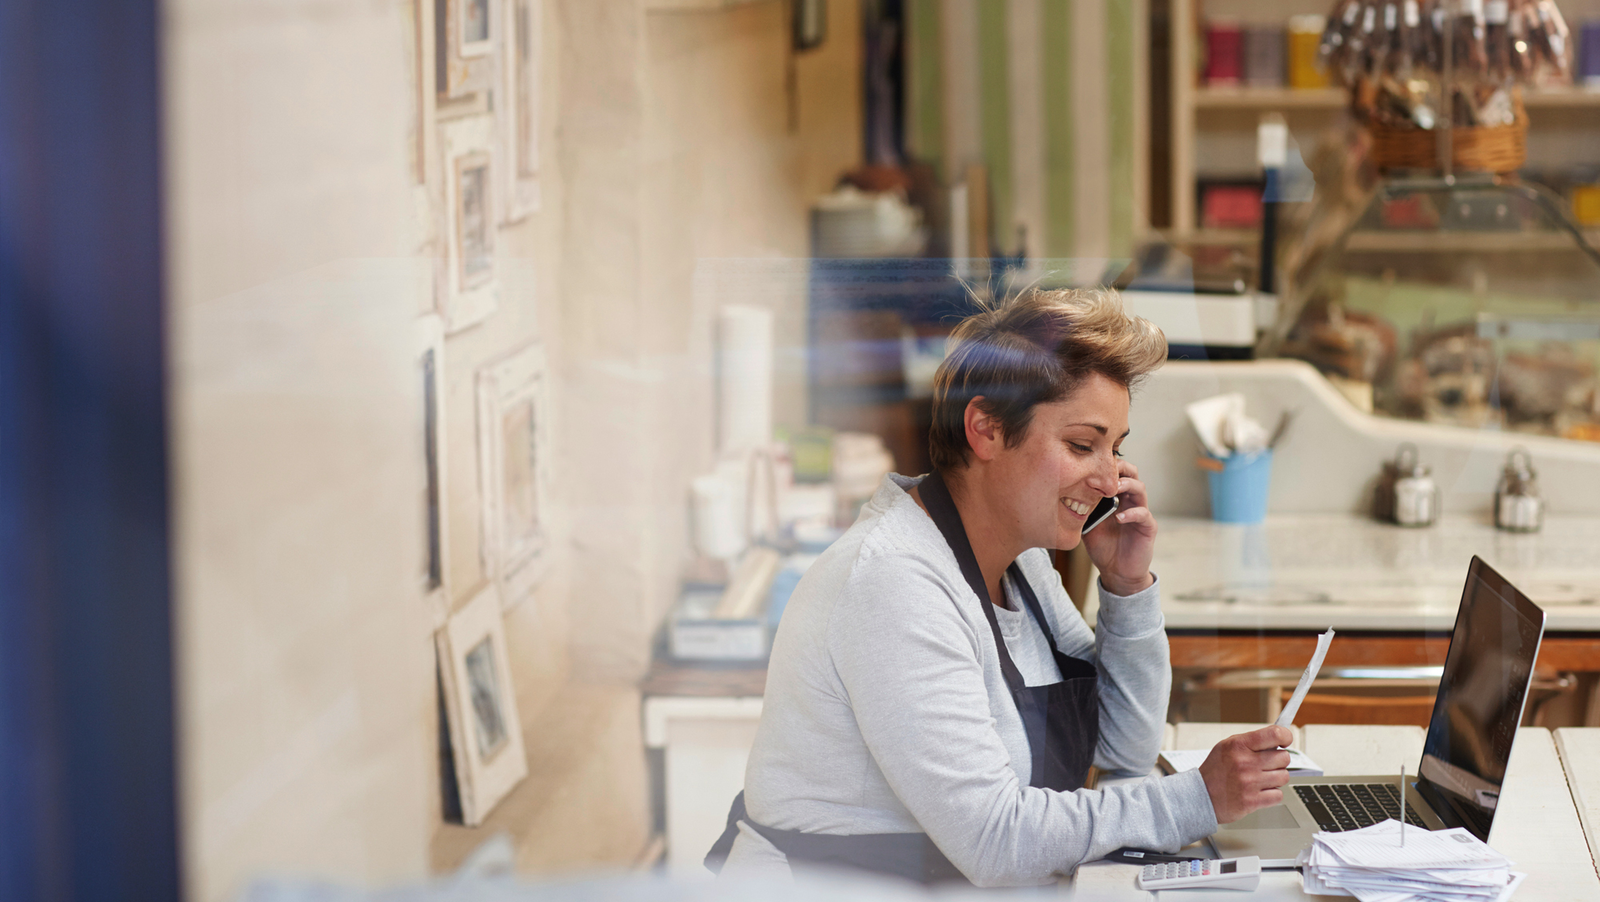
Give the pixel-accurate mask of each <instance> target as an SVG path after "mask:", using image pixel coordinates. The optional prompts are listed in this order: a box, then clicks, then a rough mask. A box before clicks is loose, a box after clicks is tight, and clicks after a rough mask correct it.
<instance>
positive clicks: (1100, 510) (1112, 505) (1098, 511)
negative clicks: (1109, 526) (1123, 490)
mask: <svg viewBox="0 0 1600 902" xmlns="http://www.w3.org/2000/svg"><path fill="white" fill-rule="evenodd" d="M1121 499H1122V496H1121V495H1112V496H1111V497H1109V498H1101V499H1100V503H1099V504H1096V505H1095V506H1094V510H1092V511H1090V512H1089V519H1087V520H1085V521H1083V534H1084V535H1088V534H1089V530H1091V529H1094V528H1095V527H1096V526H1099V525H1100V524H1101V523H1104V522H1105V521H1106V518H1107V517H1109V516H1111V515H1112V514H1114V513H1116V512H1117V507H1118V506H1119V505H1120V504H1121V503H1122V501H1121Z"/></svg>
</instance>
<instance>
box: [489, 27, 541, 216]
mask: <svg viewBox="0 0 1600 902" xmlns="http://www.w3.org/2000/svg"><path fill="white" fill-rule="evenodd" d="M499 2H500V3H501V9H502V13H501V17H500V21H501V22H503V23H504V26H505V27H504V28H502V29H501V55H500V76H501V78H500V84H501V88H500V96H501V97H503V98H505V100H504V103H501V104H498V107H499V109H498V116H497V121H498V122H499V125H500V156H501V159H502V160H504V161H505V164H504V165H503V166H501V167H500V171H501V173H502V174H503V176H504V178H503V181H504V183H505V187H504V191H505V198H506V202H505V203H504V204H503V205H502V210H503V212H504V214H505V221H506V222H520V221H521V220H523V219H525V218H526V217H527V216H528V214H530V213H533V212H535V211H537V210H538V209H539V201H540V197H539V122H540V117H539V107H540V93H539V91H540V81H539V66H540V62H541V54H542V51H541V48H542V41H543V16H544V12H543V7H544V2H543V0H499Z"/></svg>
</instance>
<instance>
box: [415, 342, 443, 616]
mask: <svg viewBox="0 0 1600 902" xmlns="http://www.w3.org/2000/svg"><path fill="white" fill-rule="evenodd" d="M415 329H416V354H417V356H416V361H417V374H416V375H417V377H418V380H419V381H420V383H421V389H422V397H421V407H422V424H421V425H422V443H421V450H422V511H423V524H422V568H421V574H420V579H421V583H422V594H423V597H424V598H426V599H427V600H428V601H429V602H430V604H431V606H432V608H433V610H434V612H435V613H436V614H437V615H439V616H440V617H443V616H444V615H445V614H448V613H449V611H450V592H449V589H448V587H447V585H446V583H447V582H448V579H449V575H450V566H449V554H450V536H449V509H448V505H447V503H446V498H447V494H446V492H445V476H446V474H447V472H448V470H447V469H446V467H445V448H446V442H445V440H444V422H445V420H444V398H445V390H444V322H443V321H442V320H441V319H440V318H439V317H438V316H437V315H428V316H423V317H421V318H419V319H418V320H417V322H416V327H415Z"/></svg>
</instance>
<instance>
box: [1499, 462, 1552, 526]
mask: <svg viewBox="0 0 1600 902" xmlns="http://www.w3.org/2000/svg"><path fill="white" fill-rule="evenodd" d="M1494 525H1496V526H1498V527H1500V528H1501V529H1504V530H1507V531H1509V532H1538V531H1539V527H1540V526H1542V525H1544V499H1543V498H1541V497H1540V496H1539V474H1537V473H1535V472H1534V470H1533V458H1532V457H1530V456H1529V455H1528V449H1526V448H1513V449H1511V453H1510V454H1509V455H1508V456H1507V457H1506V468H1505V470H1504V471H1502V472H1501V474H1500V485H1499V486H1497V487H1496V488H1495V491H1494Z"/></svg>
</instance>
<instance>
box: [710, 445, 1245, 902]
mask: <svg viewBox="0 0 1600 902" xmlns="http://www.w3.org/2000/svg"><path fill="white" fill-rule="evenodd" d="M916 482H917V480H916V479H910V478H906V477H903V476H898V475H891V476H890V477H888V478H887V479H885V480H884V482H883V484H882V485H881V486H879V488H878V491H877V493H876V494H874V495H873V497H872V499H871V500H870V501H869V502H867V504H866V506H865V507H863V508H862V511H861V516H860V517H859V518H858V519H857V520H856V523H855V525H854V526H852V527H851V528H850V530H849V531H848V532H846V533H845V534H844V536H843V537H842V538H840V539H839V541H838V542H836V543H834V545H833V546H832V547H830V548H829V549H828V550H827V551H826V552H825V553H824V554H823V555H822V556H821V557H820V558H819V559H818V560H817V562H816V563H815V564H813V565H812V567H811V569H810V571H808V572H807V573H806V576H805V578H804V579H802V580H801V581H800V585H799V586H798V587H797V588H796V589H795V592H794V595H793V596H792V597H791V598H790V600H789V604H788V607H787V608H786V609H785V611H784V614H783V622H782V624H781V626H780V628H779V630H778V633H777V635H776V637H775V638H774V640H773V646H772V663H771V665H770V666H769V668H768V671H767V690H766V698H765V702H764V705H763V708H762V714H761V725H760V727H759V728H758V729H757V731H756V739H755V745H754V747H753V748H752V749H751V751H750V763H749V766H748V768H747V769H746V771H745V805H746V807H747V809H748V811H749V815H750V817H751V818H753V819H754V820H755V821H757V822H758V823H761V824H764V825H767V826H770V827H775V828H778V829H783V830H800V831H805V832H809V833H833V834H858V833H912V832H926V833H927V834H928V835H929V837H931V838H932V839H933V841H934V843H935V844H937V845H938V846H939V848H940V850H941V851H943V852H944V854H945V855H946V857H948V858H949V859H950V860H951V862H952V863H954V864H955V865H956V867H958V868H960V869H961V871H962V873H964V874H966V875H967V877H968V878H970V879H971V880H972V881H973V883H976V884H977V885H979V886H1017V885H1030V884H1040V883H1046V882H1049V881H1051V880H1053V879H1055V878H1056V877H1058V876H1060V875H1064V874H1067V873H1069V872H1070V871H1072V869H1074V868H1075V867H1077V866H1078V865H1079V864H1080V863H1082V862H1084V861H1090V860H1093V859H1096V858H1099V857H1102V856H1104V855H1106V854H1107V853H1109V852H1111V851H1114V850H1115V849H1117V848H1119V847H1121V846H1136V847H1140V848H1146V849H1164V850H1175V849H1177V848H1179V847H1181V846H1183V845H1185V844H1187V843H1189V842H1193V841H1194V840H1197V839H1199V838H1201V837H1203V836H1206V835H1208V834H1210V833H1211V832H1213V831H1214V830H1216V827H1217V821H1216V817H1215V815H1214V813H1213V811H1212V808H1211V799H1210V797H1209V796H1208V795H1207V793H1206V787H1205V783H1204V782H1203V781H1202V780H1201V778H1200V774H1199V772H1198V771H1189V772H1187V773H1183V774H1178V775H1175V776H1170V777H1165V778H1162V779H1159V780H1146V781H1141V782H1138V783H1135V784H1130V785H1124V786H1118V787H1116V788H1113V789H1108V790H1104V791H1097V790H1078V791H1077V792H1055V791H1053V790H1047V789H1039V788H1036V787H1032V786H1029V785H1028V781H1029V778H1030V770H1031V755H1030V753H1029V748H1028V740H1027V736H1026V734H1025V733H1024V731H1023V728H1022V722H1021V719H1020V718H1019V716H1018V714H1017V709H1016V704H1015V702H1013V701H1012V699H1011V694H1010V692H1009V690H1008V689H1007V688H1006V683H1005V678H1004V677H1003V676H1002V675H1001V672H1000V664H999V657H998V655H997V653H996V651H995V647H994V638H993V633H991V632H990V629H989V624H988V622H987V620H986V619H985V618H984V615H983V608H982V605H983V604H986V603H988V602H987V601H981V600H980V599H979V598H978V597H977V595H976V594H974V593H973V591H972V589H971V588H970V587H969V586H968V585H967V583H966V581H965V580H964V579H963V578H962V575H961V570H960V567H959V566H958V565H957V563H956V558H955V554H954V553H953V552H952V551H951V550H950V548H949V546H948V545H946V544H945V541H944V537H943V536H941V535H940V533H939V530H938V528H937V527H936V526H934V524H933V521H932V520H931V519H929V517H928V515H927V514H926V513H925V512H924V511H923V510H922V508H920V507H919V506H918V505H917V503H916V501H915V500H913V499H912V498H911V496H910V495H909V494H907V492H906V490H907V489H909V488H911V487H912V486H913V485H915V484H916ZM1017 563H1018V566H1019V567H1020V568H1021V570H1022V572H1023V575H1024V576H1026V577H1027V580H1028V583H1029V585H1030V586H1032V588H1033V590H1034V592H1035V593H1036V594H1037V595H1038V596H1039V602H1040V604H1041V606H1042V607H1043V608H1044V611H1045V616H1046V619H1047V620H1049V621H1050V628H1051V631H1052V632H1053V633H1054V634H1055V636H1056V642H1057V644H1058V646H1059V647H1060V649H1061V651H1062V653H1063V654H1067V655H1071V656H1074V657H1078V658H1083V659H1086V660H1092V661H1094V662H1095V664H1096V669H1097V670H1098V671H1099V675H1100V742H1099V746H1098V748H1097V749H1096V754H1095V764H1096V765H1098V766H1099V767H1100V768H1101V769H1102V770H1115V771H1125V772H1135V773H1145V772H1148V771H1149V770H1150V769H1151V768H1152V767H1153V766H1154V764H1155V759H1156V753H1157V751H1158V749H1159V748H1160V744H1161V734H1162V729H1163V724H1164V722H1165V719H1166V710H1167V696H1168V692H1169V690H1170V687H1171V682H1172V671H1171V667H1170V664H1169V658H1168V652H1167V638H1166V633H1165V632H1164V631H1163V621H1162V617H1161V607H1160V603H1159V600H1158V589H1157V586H1151V587H1150V588H1148V589H1146V590H1144V591H1143V592H1140V593H1138V594H1136V595H1132V596H1128V597H1126V598H1124V597H1119V596H1115V595H1112V594H1111V593H1109V592H1107V591H1105V589H1104V587H1101V589H1100V598H1101V604H1100V616H1099V623H1098V624H1097V629H1096V630H1093V631H1091V630H1090V628H1089V626H1088V625H1087V624H1085V623H1084V621H1083V618H1082V617H1081V616H1080V615H1079V614H1078V611H1077V609H1076V608H1075V607H1074V606H1073V604H1072V601H1071V600H1070V599H1069V598H1068V597H1067V594H1066V592H1065V590H1064V589H1063V588H1062V586H1061V580H1060V578H1059V577H1058V576H1057V575H1056V572H1055V570H1054V569H1053V568H1052V567H1051V564H1050V557H1049V554H1048V553H1047V552H1046V551H1044V550H1043V549H1033V550H1031V551H1028V552H1026V553H1024V554H1023V555H1022V556H1021V557H1019V558H1018V559H1017ZM1005 590H1006V596H1007V600H1008V605H1009V607H1010V608H1011V610H1009V611H1006V610H998V609H997V610H996V612H995V613H996V614H997V615H998V616H999V618H1000V623H1001V629H1002V634H1003V635H1004V636H1005V641H1006V647H1007V650H1008V651H1009V652H1010V654H1011V656H1012V658H1013V660H1014V661H1015V662H1016V664H1017V667H1018V669H1019V670H1020V671H1021V673H1022V675H1023V679H1024V681H1025V682H1026V683H1027V684H1028V685H1039V684H1042V683H1050V682H1055V681H1057V680H1059V679H1060V672H1059V670H1058V669H1057V668H1056V666H1055V662H1054V660H1053V659H1052V658H1051V657H1050V651H1049V646H1048V645H1046V644H1045V639H1044V635H1043V633H1042V632H1041V631H1040V630H1039V629H1038V627H1037V626H1036V625H1035V624H1034V622H1033V618H1032V616H1031V615H1029V614H1028V613H1027V610H1026V608H1025V607H1024V606H1023V605H1022V604H1021V602H1020V599H1018V598H1017V596H1016V593H1015V588H1014V587H1013V586H1012V585H1010V581H1009V578H1008V579H1007V581H1006V586H1005ZM787 873H788V862H787V859H786V858H785V857H784V855H783V853H782V852H780V851H778V849H776V848H775V847H774V846H773V845H772V844H771V843H769V842H767V840H766V839H765V838H764V837H762V836H761V835H760V834H759V833H757V832H755V831H754V830H753V829H751V828H750V827H749V826H748V825H745V824H743V823H741V825H740V832H739V837H738V839H737V840H736V841H735V842H734V846H733V851H732V853H731V854H730V855H729V857H728V862H727V865H726V866H725V868H724V869H723V874H724V875H726V876H735V875H737V876H745V875H775V874H787Z"/></svg>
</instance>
